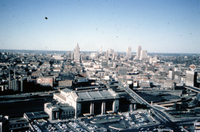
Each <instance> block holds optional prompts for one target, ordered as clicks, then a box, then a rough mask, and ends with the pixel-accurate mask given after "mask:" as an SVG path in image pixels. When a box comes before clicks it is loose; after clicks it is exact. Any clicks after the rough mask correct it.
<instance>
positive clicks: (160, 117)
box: [118, 83, 180, 132]
mask: <svg viewBox="0 0 200 132" xmlns="http://www.w3.org/2000/svg"><path fill="white" fill-rule="evenodd" d="M118 87H120V88H122V89H124V90H125V91H126V92H127V93H128V94H129V95H130V96H131V97H132V98H133V99H135V100H136V101H137V102H138V103H139V104H143V105H147V107H150V108H151V110H152V111H153V112H154V114H155V116H156V117H157V119H158V120H159V121H160V122H161V123H164V124H166V125H168V126H171V127H173V128H174V130H176V131H177V132H178V131H180V130H179V129H178V128H177V127H176V125H175V124H174V123H173V122H172V121H171V119H170V118H171V117H170V116H169V115H167V114H166V113H165V112H163V111H161V110H159V109H158V108H156V107H154V106H153V105H151V104H150V103H148V102H147V101H146V100H144V99H143V98H142V97H140V96H139V95H138V94H137V93H135V92H134V91H133V90H131V89H130V88H129V87H127V86H126V85H123V84H121V83H118Z"/></svg>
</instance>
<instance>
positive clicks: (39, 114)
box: [24, 111, 49, 120]
mask: <svg viewBox="0 0 200 132" xmlns="http://www.w3.org/2000/svg"><path fill="white" fill-rule="evenodd" d="M24 115H25V116H26V118H28V119H29V120H35V119H42V118H49V115H48V114H47V113H46V112H44V111H38V112H28V113H24Z"/></svg>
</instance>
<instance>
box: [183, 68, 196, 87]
mask: <svg viewBox="0 0 200 132" xmlns="http://www.w3.org/2000/svg"><path fill="white" fill-rule="evenodd" d="M185 85H187V86H192V87H193V86H196V85H197V72H195V71H186V78H185Z"/></svg>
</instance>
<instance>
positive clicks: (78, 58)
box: [74, 44, 80, 62]
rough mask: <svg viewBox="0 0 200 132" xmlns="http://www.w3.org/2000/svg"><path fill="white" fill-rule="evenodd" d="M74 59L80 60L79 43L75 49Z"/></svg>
mask: <svg viewBox="0 0 200 132" xmlns="http://www.w3.org/2000/svg"><path fill="white" fill-rule="evenodd" d="M74 61H76V62H80V47H79V45H78V44H77V46H76V49H75V50H74Z"/></svg>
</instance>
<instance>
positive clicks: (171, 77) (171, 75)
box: [169, 70, 174, 80]
mask: <svg viewBox="0 0 200 132" xmlns="http://www.w3.org/2000/svg"><path fill="white" fill-rule="evenodd" d="M169 78H170V79H171V80H174V71H172V70H170V71H169Z"/></svg>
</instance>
